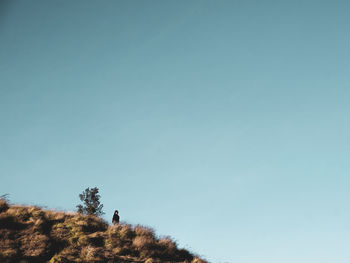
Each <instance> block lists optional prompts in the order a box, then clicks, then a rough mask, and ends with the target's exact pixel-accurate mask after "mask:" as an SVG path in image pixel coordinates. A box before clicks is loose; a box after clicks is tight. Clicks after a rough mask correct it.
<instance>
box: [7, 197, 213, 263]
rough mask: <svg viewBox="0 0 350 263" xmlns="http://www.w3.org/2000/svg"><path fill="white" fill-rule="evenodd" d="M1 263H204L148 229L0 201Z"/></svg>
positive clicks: (168, 239)
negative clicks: (11, 204) (114, 224)
mask: <svg viewBox="0 0 350 263" xmlns="http://www.w3.org/2000/svg"><path fill="white" fill-rule="evenodd" d="M0 262H2V263H14V262H27V263H34V262H49V263H66V262H67V263H68V262H81V263H83V262H86V263H92V262H94V263H95V262H96V263H97V262H101V263H102V262H107V263H113V262H122V263H123V262H129V263H130V262H145V263H160V262H187V263H205V262H206V261H204V260H202V259H200V258H198V257H195V256H194V255H193V254H191V253H190V252H188V251H187V250H184V249H179V248H178V247H177V245H176V243H175V242H174V241H172V240H171V239H170V238H157V237H156V235H155V233H154V230H153V229H151V228H148V227H144V226H140V225H137V226H134V227H133V226H131V225H129V224H120V225H116V226H109V225H108V224H107V223H106V222H105V221H103V220H102V219H100V218H98V217H94V216H82V215H80V214H75V213H63V212H55V211H52V210H43V209H41V208H39V207H33V206H10V205H8V204H7V202H6V201H5V200H2V199H0Z"/></svg>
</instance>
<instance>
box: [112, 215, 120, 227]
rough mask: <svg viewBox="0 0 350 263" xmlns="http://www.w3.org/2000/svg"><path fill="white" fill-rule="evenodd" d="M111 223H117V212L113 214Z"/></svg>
mask: <svg viewBox="0 0 350 263" xmlns="http://www.w3.org/2000/svg"><path fill="white" fill-rule="evenodd" d="M112 223H113V224H114V225H115V224H119V216H118V214H114V215H113V219H112Z"/></svg>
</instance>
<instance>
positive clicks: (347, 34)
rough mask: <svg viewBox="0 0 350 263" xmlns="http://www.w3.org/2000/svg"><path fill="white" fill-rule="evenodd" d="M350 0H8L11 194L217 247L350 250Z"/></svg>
mask: <svg viewBox="0 0 350 263" xmlns="http://www.w3.org/2000/svg"><path fill="white" fill-rule="evenodd" d="M349 12H350V3H349V2H348V1H295V0H294V1H249V0H248V1H187V0H186V1H68V0H66V1H37V0H35V1H25V0H22V1H5V0H3V1H1V2H0V182H1V183H0V194H4V193H9V194H10V199H11V201H12V202H13V203H23V204H36V205H43V206H47V207H48V208H54V209H63V210H74V209H75V205H77V204H78V203H79V200H78V194H79V193H80V192H81V191H82V190H83V189H85V188H86V187H88V186H90V187H94V186H97V187H99V188H100V192H101V196H102V200H101V201H102V203H103V204H104V205H105V209H104V210H105V212H106V215H105V218H106V219H108V220H109V221H110V218H111V217H112V212H113V210H114V209H118V210H119V211H120V215H121V219H122V220H126V221H128V222H130V223H141V224H146V225H149V226H151V227H154V228H155V229H156V231H157V233H158V234H160V235H171V236H172V237H174V238H175V239H176V240H177V241H178V243H179V244H180V246H184V247H186V248H190V249H192V250H193V251H195V252H197V253H198V254H200V255H203V256H205V257H206V258H207V259H208V260H210V261H212V262H232V263H256V262H259V263H280V262H283V263H295V262H298V263H310V262H317V263H330V262H337V263H345V262H346V263H347V262H349V261H350V252H349V249H348V244H349V243H350V196H349V187H350V177H349V173H350V162H349V157H350V139H349V136H350V122H349V119H350V104H349V101H350V89H349V88H350V48H349V47H350V16H349Z"/></svg>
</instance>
